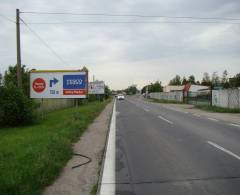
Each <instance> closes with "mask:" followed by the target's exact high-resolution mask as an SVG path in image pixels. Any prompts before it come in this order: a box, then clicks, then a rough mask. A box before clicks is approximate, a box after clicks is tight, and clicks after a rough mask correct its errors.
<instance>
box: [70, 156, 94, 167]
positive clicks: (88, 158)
mask: <svg viewBox="0 0 240 195" xmlns="http://www.w3.org/2000/svg"><path fill="white" fill-rule="evenodd" d="M73 155H75V156H80V157H84V158H86V159H87V161H86V162H84V163H81V164H78V165H75V166H73V167H72V169H75V168H78V167H81V166H83V165H86V164H88V163H90V162H92V159H91V158H90V157H88V156H85V155H83V154H78V153H73Z"/></svg>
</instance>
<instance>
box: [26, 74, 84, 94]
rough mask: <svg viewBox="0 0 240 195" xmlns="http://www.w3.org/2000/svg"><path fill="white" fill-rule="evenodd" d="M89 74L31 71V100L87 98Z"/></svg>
mask: <svg viewBox="0 0 240 195" xmlns="http://www.w3.org/2000/svg"><path fill="white" fill-rule="evenodd" d="M87 77H88V75H87V72H83V71H31V72H30V83H31V85H30V86H31V90H30V97H31V98H86V96H87Z"/></svg>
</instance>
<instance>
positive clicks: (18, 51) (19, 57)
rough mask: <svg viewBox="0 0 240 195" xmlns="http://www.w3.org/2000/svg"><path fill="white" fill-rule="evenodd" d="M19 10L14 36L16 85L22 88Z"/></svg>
mask: <svg viewBox="0 0 240 195" xmlns="http://www.w3.org/2000/svg"><path fill="white" fill-rule="evenodd" d="M19 15H20V11H19V9H16V38H17V85H18V87H19V88H22V66H21V42H20V16H19Z"/></svg>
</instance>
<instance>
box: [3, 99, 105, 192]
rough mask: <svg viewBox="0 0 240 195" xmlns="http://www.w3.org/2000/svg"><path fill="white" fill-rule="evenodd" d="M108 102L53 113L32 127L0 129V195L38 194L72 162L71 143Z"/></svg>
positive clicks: (92, 103) (93, 103)
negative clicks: (69, 161)
mask: <svg viewBox="0 0 240 195" xmlns="http://www.w3.org/2000/svg"><path fill="white" fill-rule="evenodd" d="M108 102H109V101H106V102H91V103H88V104H85V105H81V106H80V107H78V108H68V109H63V110H59V111H55V112H52V113H50V114H48V115H47V116H46V118H45V119H44V120H42V121H40V122H39V123H38V124H35V125H32V126H27V127H17V128H2V129H0V194H1V195H2V194H8V195H13V194H14V195H15V194H16V195H21V194H22V195H30V194H34V195H35V194H36V195H37V194H40V193H41V191H42V190H43V189H44V187H45V186H47V185H49V184H51V183H52V182H53V181H54V179H55V178H56V177H57V176H58V174H59V173H60V171H61V169H62V168H63V166H64V165H65V164H66V163H67V161H68V160H69V159H70V158H71V155H72V143H73V142H74V141H77V140H78V138H79V136H80V135H81V134H82V133H83V132H84V130H85V129H86V128H87V126H88V125H89V124H90V123H91V122H92V121H93V120H94V118H95V117H96V116H97V115H98V114H99V113H100V112H101V111H102V110H103V108H104V107H105V106H106V104H107V103H108Z"/></svg>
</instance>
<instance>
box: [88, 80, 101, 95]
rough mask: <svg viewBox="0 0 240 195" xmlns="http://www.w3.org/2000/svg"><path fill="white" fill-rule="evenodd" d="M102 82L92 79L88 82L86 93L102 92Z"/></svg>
mask: <svg viewBox="0 0 240 195" xmlns="http://www.w3.org/2000/svg"><path fill="white" fill-rule="evenodd" d="M104 87H105V85H104V82H103V81H94V82H89V84H88V94H104Z"/></svg>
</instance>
